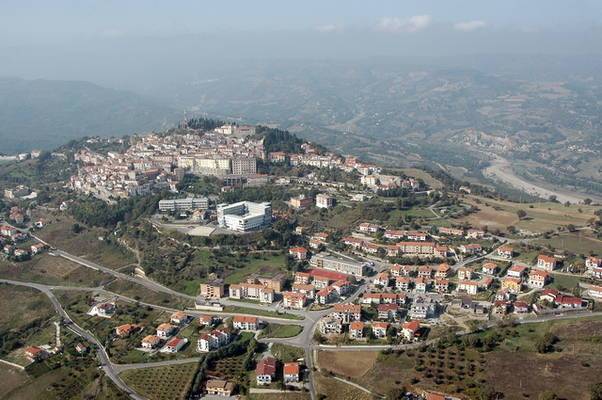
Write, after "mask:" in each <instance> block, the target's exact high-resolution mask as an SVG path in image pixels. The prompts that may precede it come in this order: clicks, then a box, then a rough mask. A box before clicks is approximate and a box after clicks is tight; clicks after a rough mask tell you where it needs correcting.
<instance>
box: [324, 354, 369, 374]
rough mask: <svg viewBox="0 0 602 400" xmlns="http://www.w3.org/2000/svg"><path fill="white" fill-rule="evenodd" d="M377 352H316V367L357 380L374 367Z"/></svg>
mask: <svg viewBox="0 0 602 400" xmlns="http://www.w3.org/2000/svg"><path fill="white" fill-rule="evenodd" d="M377 356H378V352H372V351H365V352H361V353H357V352H351V351H350V352H342V351H320V352H318V365H319V366H320V368H322V369H326V370H328V371H331V372H334V373H335V374H337V375H340V376H342V377H351V378H359V377H361V376H363V375H364V374H366V373H367V372H368V371H369V370H370V369H372V368H373V367H374V364H375V362H376V359H377Z"/></svg>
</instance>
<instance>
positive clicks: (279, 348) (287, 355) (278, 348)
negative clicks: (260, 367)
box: [272, 343, 305, 363]
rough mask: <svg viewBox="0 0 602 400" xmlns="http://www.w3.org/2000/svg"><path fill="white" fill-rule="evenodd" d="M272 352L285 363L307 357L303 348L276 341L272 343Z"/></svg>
mask: <svg viewBox="0 0 602 400" xmlns="http://www.w3.org/2000/svg"><path fill="white" fill-rule="evenodd" d="M272 354H273V355H274V357H276V358H277V359H278V360H280V361H281V362H283V363H284V362H291V361H296V360H298V359H300V358H303V357H305V352H304V350H303V349H302V348H300V347H293V346H288V345H286V344H281V343H274V344H273V345H272Z"/></svg>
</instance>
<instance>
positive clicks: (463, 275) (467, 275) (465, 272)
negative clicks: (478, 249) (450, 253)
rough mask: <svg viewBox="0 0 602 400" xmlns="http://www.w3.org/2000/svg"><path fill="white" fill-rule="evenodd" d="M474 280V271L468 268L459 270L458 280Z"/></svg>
mask: <svg viewBox="0 0 602 400" xmlns="http://www.w3.org/2000/svg"><path fill="white" fill-rule="evenodd" d="M471 279H472V270H471V269H469V268H466V267H462V268H458V280H461V281H468V280H471Z"/></svg>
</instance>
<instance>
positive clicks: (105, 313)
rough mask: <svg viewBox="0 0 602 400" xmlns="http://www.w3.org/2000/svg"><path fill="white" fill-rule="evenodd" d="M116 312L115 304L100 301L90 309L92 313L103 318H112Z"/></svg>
mask: <svg viewBox="0 0 602 400" xmlns="http://www.w3.org/2000/svg"><path fill="white" fill-rule="evenodd" d="M113 314H115V304H113V303H98V304H95V305H94V307H92V310H90V315H96V316H99V317H103V318H111V317H112V316H113Z"/></svg>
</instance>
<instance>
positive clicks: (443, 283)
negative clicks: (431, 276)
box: [435, 279, 449, 293]
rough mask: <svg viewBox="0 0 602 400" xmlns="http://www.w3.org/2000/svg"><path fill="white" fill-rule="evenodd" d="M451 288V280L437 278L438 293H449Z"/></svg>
mask: <svg viewBox="0 0 602 400" xmlns="http://www.w3.org/2000/svg"><path fill="white" fill-rule="evenodd" d="M448 290H449V281H448V280H447V279H435V291H436V292H437V293H447V291H448Z"/></svg>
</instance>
